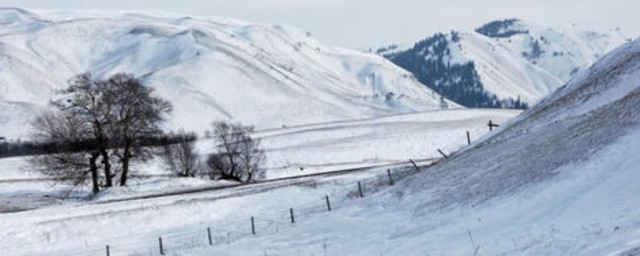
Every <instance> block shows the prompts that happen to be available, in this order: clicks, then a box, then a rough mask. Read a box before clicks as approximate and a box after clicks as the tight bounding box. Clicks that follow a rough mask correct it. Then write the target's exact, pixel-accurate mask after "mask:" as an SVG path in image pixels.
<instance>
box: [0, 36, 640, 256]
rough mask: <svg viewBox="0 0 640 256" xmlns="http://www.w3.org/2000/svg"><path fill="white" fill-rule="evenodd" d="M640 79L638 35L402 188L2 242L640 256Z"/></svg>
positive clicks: (346, 182)
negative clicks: (253, 225) (253, 222)
mask: <svg viewBox="0 0 640 256" xmlns="http://www.w3.org/2000/svg"><path fill="white" fill-rule="evenodd" d="M638 81H640V41H635V42H633V43H630V44H626V45H625V46H623V47H621V48H619V49H618V50H616V51H615V52H613V53H611V54H609V55H607V56H606V57H604V59H602V60H600V61H599V62H598V63H597V64H596V65H594V66H593V67H591V68H590V69H589V70H587V71H586V72H585V73H582V74H581V75H580V76H579V77H576V78H575V79H574V80H572V82H570V83H568V84H567V85H566V86H564V87H562V88H561V89H560V90H559V91H557V92H556V93H554V94H552V95H551V96H549V97H547V98H545V99H544V100H543V101H542V102H541V104H539V105H537V106H535V107H533V108H532V109H530V110H529V111H527V112H525V113H524V114H523V115H521V116H519V117H518V118H516V119H515V120H512V121H510V122H509V123H508V124H504V125H503V126H502V127H501V128H500V129H499V130H497V131H495V132H494V133H492V134H491V135H488V136H485V137H484V138H482V139H480V140H479V141H477V142H476V143H474V144H473V145H472V146H471V147H468V148H467V149H466V150H465V151H463V152H460V153H457V154H455V155H454V156H452V157H451V158H449V159H448V160H444V161H441V162H440V163H438V164H437V165H435V166H432V167H429V168H428V169H424V170H423V171H422V172H421V173H419V174H416V175H414V176H411V177H410V178H408V179H404V180H400V181H398V182H397V183H396V184H395V185H394V186H393V187H389V186H388V185H378V187H373V186H370V185H371V184H370V183H365V185H366V186H367V187H365V188H366V189H368V190H366V191H367V194H366V196H365V197H364V198H355V197H354V196H353V195H354V193H353V191H354V189H355V181H358V180H362V179H363V178H366V177H370V176H367V175H356V176H347V177H339V178H337V179H336V178H333V179H317V180H314V181H310V182H309V183H303V184H298V185H296V186H277V187H272V188H271V189H267V188H266V187H265V186H260V185H257V186H253V187H245V188H235V189H231V190H228V191H217V192H210V193H200V194H193V195H178V196H173V197H166V198H157V199H149V200H138V201H128V202H118V203H112V204H85V205H73V206H70V205H63V206H60V207H53V208H46V209H40V210H34V211H27V212H21V213H15V214H5V215H3V216H2V217H3V218H1V219H0V227H2V228H1V229H0V237H3V239H0V249H2V250H3V251H5V252H10V253H11V254H14V255H31V254H37V253H48V254H56V255H97V254H104V253H105V245H106V244H109V245H110V246H111V247H110V248H111V250H112V251H111V252H112V253H114V254H115V253H120V254H124V255H131V254H136V253H137V254H136V255H157V254H158V253H159V251H158V244H157V242H158V237H159V236H162V237H163V238H164V240H163V241H164V242H165V246H166V247H165V248H166V249H167V250H168V251H167V253H168V254H170V255H212V254H213V255H265V254H266V255H325V254H326V255H629V254H630V255H634V253H635V254H637V252H638V249H639V248H640V208H639V205H640V197H638V195H639V194H640V187H639V186H637V184H638V181H639V180H640V172H638V169H637V168H638V166H640V158H638V157H637V156H638V154H640V146H638V145H640V112H638V111H637V110H638V109H640V84H639V83H638ZM423 168H424V167H423ZM399 171H401V170H398V169H394V170H393V173H398V172H399ZM375 173H382V175H383V176H382V178H383V180H384V179H386V173H385V172H384V169H374V170H372V171H371V173H368V175H372V174H374V175H375ZM372 190H377V191H378V192H377V193H371V191H372ZM325 194H326V195H331V198H332V200H333V201H332V204H333V206H334V208H333V209H332V211H331V212H328V211H326V205H325V198H324V195H325ZM349 195H351V196H349ZM289 207H294V208H295V209H296V210H297V213H298V214H299V215H297V222H296V223H295V224H291V223H290V221H289V219H288V218H289ZM69 209H72V210H71V211H70V210H69ZM301 209H306V210H307V211H302V210H301ZM250 216H257V218H256V219H257V226H258V233H257V234H256V235H252V234H251V230H250V224H249V218H250ZM205 227H212V232H213V234H214V237H215V239H216V240H215V241H216V244H215V245H214V246H209V245H208V244H207V236H206V229H205ZM98 231H99V232H98ZM123 234H124V235H123Z"/></svg>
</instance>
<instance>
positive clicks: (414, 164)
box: [409, 159, 422, 172]
mask: <svg viewBox="0 0 640 256" xmlns="http://www.w3.org/2000/svg"><path fill="white" fill-rule="evenodd" d="M409 162H411V164H412V165H413V167H415V168H416V170H417V171H418V172H421V171H422V170H420V167H418V165H417V164H416V163H415V162H414V161H413V160H411V159H409Z"/></svg>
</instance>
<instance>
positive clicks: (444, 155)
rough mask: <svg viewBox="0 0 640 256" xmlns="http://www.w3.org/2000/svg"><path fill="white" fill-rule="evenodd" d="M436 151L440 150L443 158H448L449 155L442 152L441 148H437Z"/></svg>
mask: <svg viewBox="0 0 640 256" xmlns="http://www.w3.org/2000/svg"><path fill="white" fill-rule="evenodd" d="M438 152H440V154H441V155H442V156H443V157H444V159H447V158H449V156H447V154H445V153H444V152H442V150H440V149H438Z"/></svg>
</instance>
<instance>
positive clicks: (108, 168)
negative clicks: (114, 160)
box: [100, 148, 113, 187]
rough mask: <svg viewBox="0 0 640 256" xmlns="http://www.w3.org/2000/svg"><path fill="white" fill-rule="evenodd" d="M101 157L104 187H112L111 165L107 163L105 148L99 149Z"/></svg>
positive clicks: (107, 153) (107, 155) (107, 156)
mask: <svg viewBox="0 0 640 256" xmlns="http://www.w3.org/2000/svg"><path fill="white" fill-rule="evenodd" d="M100 155H102V165H104V177H105V187H112V186H113V176H112V175H111V163H109V152H108V151H107V149H106V148H101V149H100Z"/></svg>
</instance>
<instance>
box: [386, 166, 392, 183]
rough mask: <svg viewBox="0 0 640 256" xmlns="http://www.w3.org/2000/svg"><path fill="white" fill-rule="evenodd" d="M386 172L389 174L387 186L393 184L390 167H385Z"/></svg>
mask: <svg viewBox="0 0 640 256" xmlns="http://www.w3.org/2000/svg"><path fill="white" fill-rule="evenodd" d="M387 174H388V176H389V186H393V178H391V169H387Z"/></svg>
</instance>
